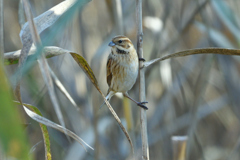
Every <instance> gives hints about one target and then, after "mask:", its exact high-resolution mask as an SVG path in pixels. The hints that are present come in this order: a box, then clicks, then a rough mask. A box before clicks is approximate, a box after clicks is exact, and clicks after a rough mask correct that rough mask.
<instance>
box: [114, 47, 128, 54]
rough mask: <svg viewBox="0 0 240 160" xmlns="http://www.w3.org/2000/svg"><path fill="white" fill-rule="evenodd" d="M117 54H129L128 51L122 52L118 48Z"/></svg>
mask: <svg viewBox="0 0 240 160" xmlns="http://www.w3.org/2000/svg"><path fill="white" fill-rule="evenodd" d="M116 52H117V53H118V54H127V53H128V52H127V51H125V50H122V49H118V48H116Z"/></svg>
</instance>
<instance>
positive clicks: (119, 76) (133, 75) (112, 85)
mask: <svg viewBox="0 0 240 160" xmlns="http://www.w3.org/2000/svg"><path fill="white" fill-rule="evenodd" d="M108 46H110V47H111V53H110V54H109V56H108V60H107V84H108V86H109V88H108V93H107V96H106V98H107V100H108V101H109V100H110V99H111V97H112V96H113V95H114V94H115V93H117V92H121V93H122V94H123V96H124V97H127V98H129V99H130V100H132V101H133V102H135V103H136V104H137V105H138V106H140V107H142V108H144V109H148V108H147V107H146V106H145V105H144V104H145V103H147V102H137V101H136V100H134V99H132V98H131V97H130V96H129V95H128V91H129V90H130V89H131V88H132V87H133V85H134V83H135V82H136V80H137V76H138V70H139V59H138V55H137V52H136V50H135V48H134V46H133V44H132V42H131V40H130V39H129V38H127V37H126V36H116V37H114V38H113V39H112V41H111V42H110V43H109V44H108Z"/></svg>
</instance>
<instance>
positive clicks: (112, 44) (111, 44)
mask: <svg viewBox="0 0 240 160" xmlns="http://www.w3.org/2000/svg"><path fill="white" fill-rule="evenodd" d="M115 45H116V44H115V43H113V41H111V42H110V43H109V44H108V46H110V47H113V46H115Z"/></svg>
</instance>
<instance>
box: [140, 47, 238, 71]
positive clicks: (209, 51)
mask: <svg viewBox="0 0 240 160" xmlns="http://www.w3.org/2000/svg"><path fill="white" fill-rule="evenodd" d="M195 54H222V55H235V56H239V55H240V50H238V49H226V48H202V49H189V50H185V51H181V52H177V53H173V54H169V55H166V56H163V57H161V58H156V59H153V60H151V61H148V62H144V64H143V66H144V67H148V66H150V65H152V64H154V63H157V62H160V61H163V60H166V59H169V58H175V57H184V56H189V55H195Z"/></svg>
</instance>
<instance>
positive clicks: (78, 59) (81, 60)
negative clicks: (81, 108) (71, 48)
mask: <svg viewBox="0 0 240 160" xmlns="http://www.w3.org/2000/svg"><path fill="white" fill-rule="evenodd" d="M70 54H71V56H72V57H73V59H74V60H75V61H76V62H77V64H78V65H79V66H80V67H81V68H82V70H83V71H84V72H85V73H86V75H87V76H88V78H89V79H90V80H91V82H92V83H93V85H94V86H95V87H96V89H97V90H98V91H99V92H100V94H101V96H102V97H103V99H104V101H105V103H106V104H107V106H108V109H109V110H110V112H111V113H112V115H113V117H114V118H115V120H116V121H117V123H118V124H119V126H120V128H121V129H122V131H123V132H124V134H125V136H126V138H127V139H128V141H129V143H130V145H131V148H132V151H133V153H134V148H133V144H132V141H131V138H130V136H129V134H128V132H127V130H126V129H125V127H124V126H123V124H122V122H121V120H120V119H119V117H118V115H117V114H116V112H115V111H114V109H113V108H112V106H111V105H110V103H109V102H108V101H107V99H106V97H105V96H104V94H103V93H102V91H101V90H100V88H99V86H98V81H97V79H96V78H95V75H94V73H93V71H92V69H91V67H90V66H89V65H88V63H87V61H86V60H85V59H84V58H83V57H82V56H80V55H79V54H76V53H70Z"/></svg>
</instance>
